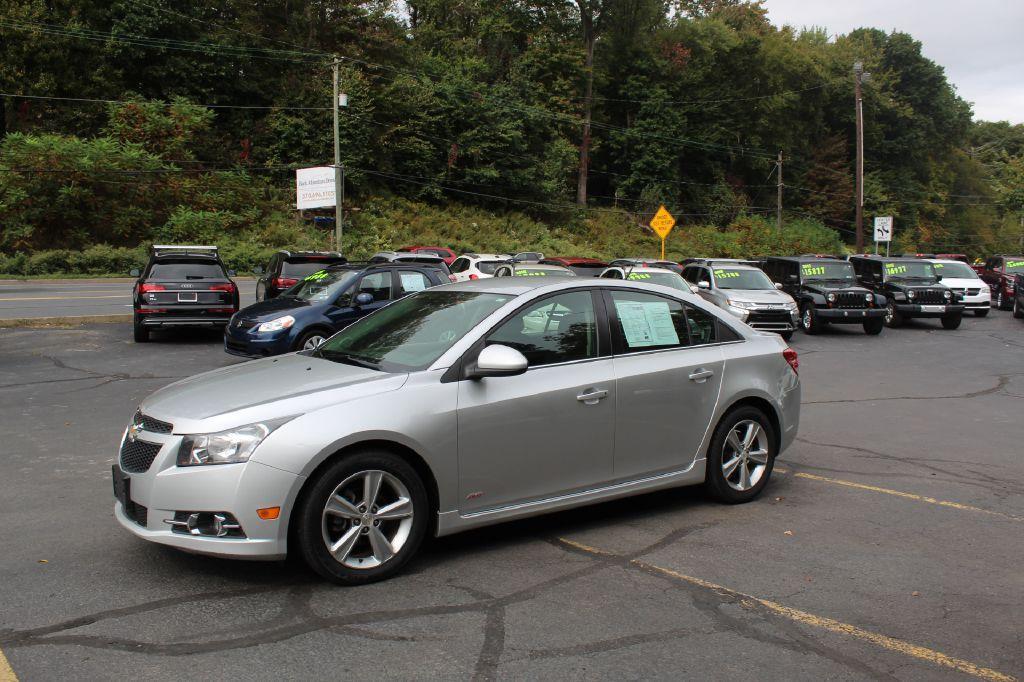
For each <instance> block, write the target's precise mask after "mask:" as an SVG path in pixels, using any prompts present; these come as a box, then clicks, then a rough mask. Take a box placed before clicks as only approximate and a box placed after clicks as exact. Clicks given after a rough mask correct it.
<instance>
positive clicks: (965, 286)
mask: <svg viewBox="0 0 1024 682" xmlns="http://www.w3.org/2000/svg"><path fill="white" fill-rule="evenodd" d="M929 262H931V264H932V265H933V266H934V267H935V274H936V275H941V276H942V283H943V284H945V285H946V286H947V287H949V288H950V289H952V290H953V291H955V292H956V293H958V294H960V298H961V299H963V304H964V312H967V311H968V310H973V311H974V314H975V315H976V316H977V317H985V316H986V315H988V311H989V309H990V308H991V306H992V291H991V289H989V287H988V285H987V284H985V282H984V281H983V280H982V279H981V278H980V277H978V273H976V272H975V271H974V268H972V267H971V266H970V265H968V264H967V263H964V262H962V261H958V260H930V261H929Z"/></svg>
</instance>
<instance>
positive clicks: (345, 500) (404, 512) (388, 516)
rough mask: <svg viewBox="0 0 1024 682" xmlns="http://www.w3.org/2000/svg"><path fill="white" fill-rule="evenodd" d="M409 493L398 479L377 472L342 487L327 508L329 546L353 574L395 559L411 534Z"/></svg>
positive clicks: (351, 479)
mask: <svg viewBox="0 0 1024 682" xmlns="http://www.w3.org/2000/svg"><path fill="white" fill-rule="evenodd" d="M412 525H413V503H412V496H411V495H410V494H409V489H408V488H407V487H406V486H405V484H404V483H402V482H401V481H400V480H399V479H398V478H397V477H396V476H394V475H392V474H390V473H388V472H386V471H380V470H377V469H373V470H369V471H360V472H358V473H355V474H352V475H351V476H349V477H348V478H346V479H345V480H344V481H342V482H341V485H339V486H338V487H337V488H335V489H334V492H333V493H331V495H330V496H329V497H328V498H327V504H326V505H324V510H323V520H322V530H323V538H324V544H325V545H327V551H328V552H330V554H331V556H333V557H334V559H335V560H336V561H337V562H338V563H340V564H342V565H343V566H346V567H348V568H354V569H369V568H376V567H378V566H380V565H382V564H384V563H386V562H388V561H390V560H391V559H392V558H394V557H395V555H397V554H398V553H399V552H400V551H402V547H403V546H404V545H405V543H406V541H408V539H409V534H410V532H411V531H412Z"/></svg>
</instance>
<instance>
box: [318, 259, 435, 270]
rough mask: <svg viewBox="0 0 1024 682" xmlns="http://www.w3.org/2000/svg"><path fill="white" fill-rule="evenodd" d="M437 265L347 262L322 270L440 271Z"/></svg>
mask: <svg viewBox="0 0 1024 682" xmlns="http://www.w3.org/2000/svg"><path fill="white" fill-rule="evenodd" d="M438 265H439V263H410V262H404V263H395V262H393V261H384V262H382V263H365V262H363V263H351V262H349V263H337V264H335V265H330V266H328V267H326V268H324V270H332V271H336V270H352V271H354V272H361V271H363V270H372V269H374V268H381V269H386V270H401V269H409V270H441V268H439V267H437V266H438Z"/></svg>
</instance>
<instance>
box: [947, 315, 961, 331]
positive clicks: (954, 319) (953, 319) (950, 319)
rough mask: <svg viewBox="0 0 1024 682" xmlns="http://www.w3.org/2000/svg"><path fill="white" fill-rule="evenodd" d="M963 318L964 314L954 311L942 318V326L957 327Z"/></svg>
mask: <svg viewBox="0 0 1024 682" xmlns="http://www.w3.org/2000/svg"><path fill="white" fill-rule="evenodd" d="M963 319H964V316H963V315H962V314H961V313H956V314H955V315H946V316H945V317H943V318H942V328H943V329H956V328H957V327H959V326H960V323H961V322H963Z"/></svg>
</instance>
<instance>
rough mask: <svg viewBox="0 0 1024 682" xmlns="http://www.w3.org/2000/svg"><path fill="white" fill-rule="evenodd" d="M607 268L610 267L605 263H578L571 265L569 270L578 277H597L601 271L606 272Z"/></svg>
mask: <svg viewBox="0 0 1024 682" xmlns="http://www.w3.org/2000/svg"><path fill="white" fill-rule="evenodd" d="M606 267H608V266H607V265H606V264H605V263H578V264H575V265H570V266H569V269H570V270H572V271H573V272H575V273H576V274H577V275H583V276H586V277H596V276H597V275H598V274H599V271H600V270H604V269H605V268H606Z"/></svg>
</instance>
